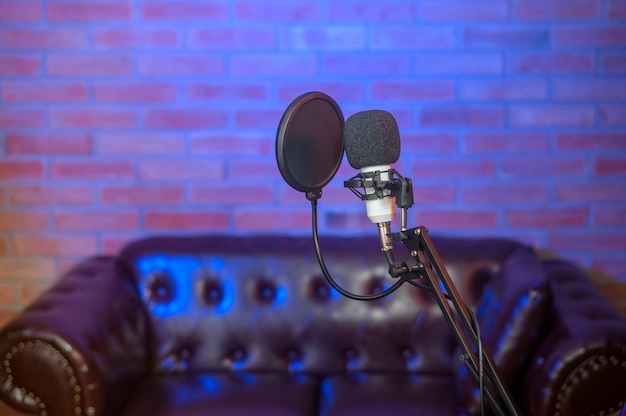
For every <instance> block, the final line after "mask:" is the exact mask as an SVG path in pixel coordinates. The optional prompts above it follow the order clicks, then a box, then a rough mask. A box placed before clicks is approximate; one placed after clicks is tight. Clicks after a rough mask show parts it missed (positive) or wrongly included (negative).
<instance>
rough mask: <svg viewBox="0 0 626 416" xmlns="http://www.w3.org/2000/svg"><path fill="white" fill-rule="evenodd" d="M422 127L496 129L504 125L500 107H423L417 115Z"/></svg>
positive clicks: (502, 112)
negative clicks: (488, 127)
mask: <svg viewBox="0 0 626 416" xmlns="http://www.w3.org/2000/svg"><path fill="white" fill-rule="evenodd" d="M419 122H420V125H421V126H423V127H459V126H467V127H487V126H491V127H497V126H502V125H503V124H504V111H503V108H502V107H501V106H470V105H464V106H456V105H454V106H447V105H446V106H441V107H424V108H422V110H421V112H420V115H419Z"/></svg>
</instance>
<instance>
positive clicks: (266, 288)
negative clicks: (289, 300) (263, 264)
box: [254, 278, 276, 303]
mask: <svg viewBox="0 0 626 416" xmlns="http://www.w3.org/2000/svg"><path fill="white" fill-rule="evenodd" d="M254 296H255V298H256V299H257V300H258V301H259V302H261V303H272V302H274V299H276V285H275V284H274V283H273V282H271V281H269V280H267V279H264V278H259V279H258V282H257V284H256V287H255V290H254Z"/></svg>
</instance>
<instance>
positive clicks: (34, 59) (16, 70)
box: [0, 54, 41, 76]
mask: <svg viewBox="0 0 626 416" xmlns="http://www.w3.org/2000/svg"><path fill="white" fill-rule="evenodd" d="M40 73H41V57H40V56H38V55H26V54H20V55H13V54H12V55H0V76H14V75H38V74H40Z"/></svg>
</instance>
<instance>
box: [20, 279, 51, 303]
mask: <svg viewBox="0 0 626 416" xmlns="http://www.w3.org/2000/svg"><path fill="white" fill-rule="evenodd" d="M51 284H52V282H46V283H41V282H25V283H20V284H19V286H18V289H19V299H20V303H22V304H23V305H29V304H31V303H32V302H33V301H34V300H35V299H37V298H38V297H39V296H40V295H41V294H42V293H43V292H45V291H46V290H47V289H48V288H49V287H50V285H51Z"/></svg>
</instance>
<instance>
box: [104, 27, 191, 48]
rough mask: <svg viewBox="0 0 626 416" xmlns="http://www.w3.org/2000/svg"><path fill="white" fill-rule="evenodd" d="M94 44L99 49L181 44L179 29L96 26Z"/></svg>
mask: <svg viewBox="0 0 626 416" xmlns="http://www.w3.org/2000/svg"><path fill="white" fill-rule="evenodd" d="M93 44H94V47H95V48H97V49H112V50H119V49H159V50H165V49H174V48H178V47H179V46H180V44H181V35H180V33H179V31H178V30H176V29H171V28H126V27H112V28H96V29H94V31H93Z"/></svg>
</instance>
